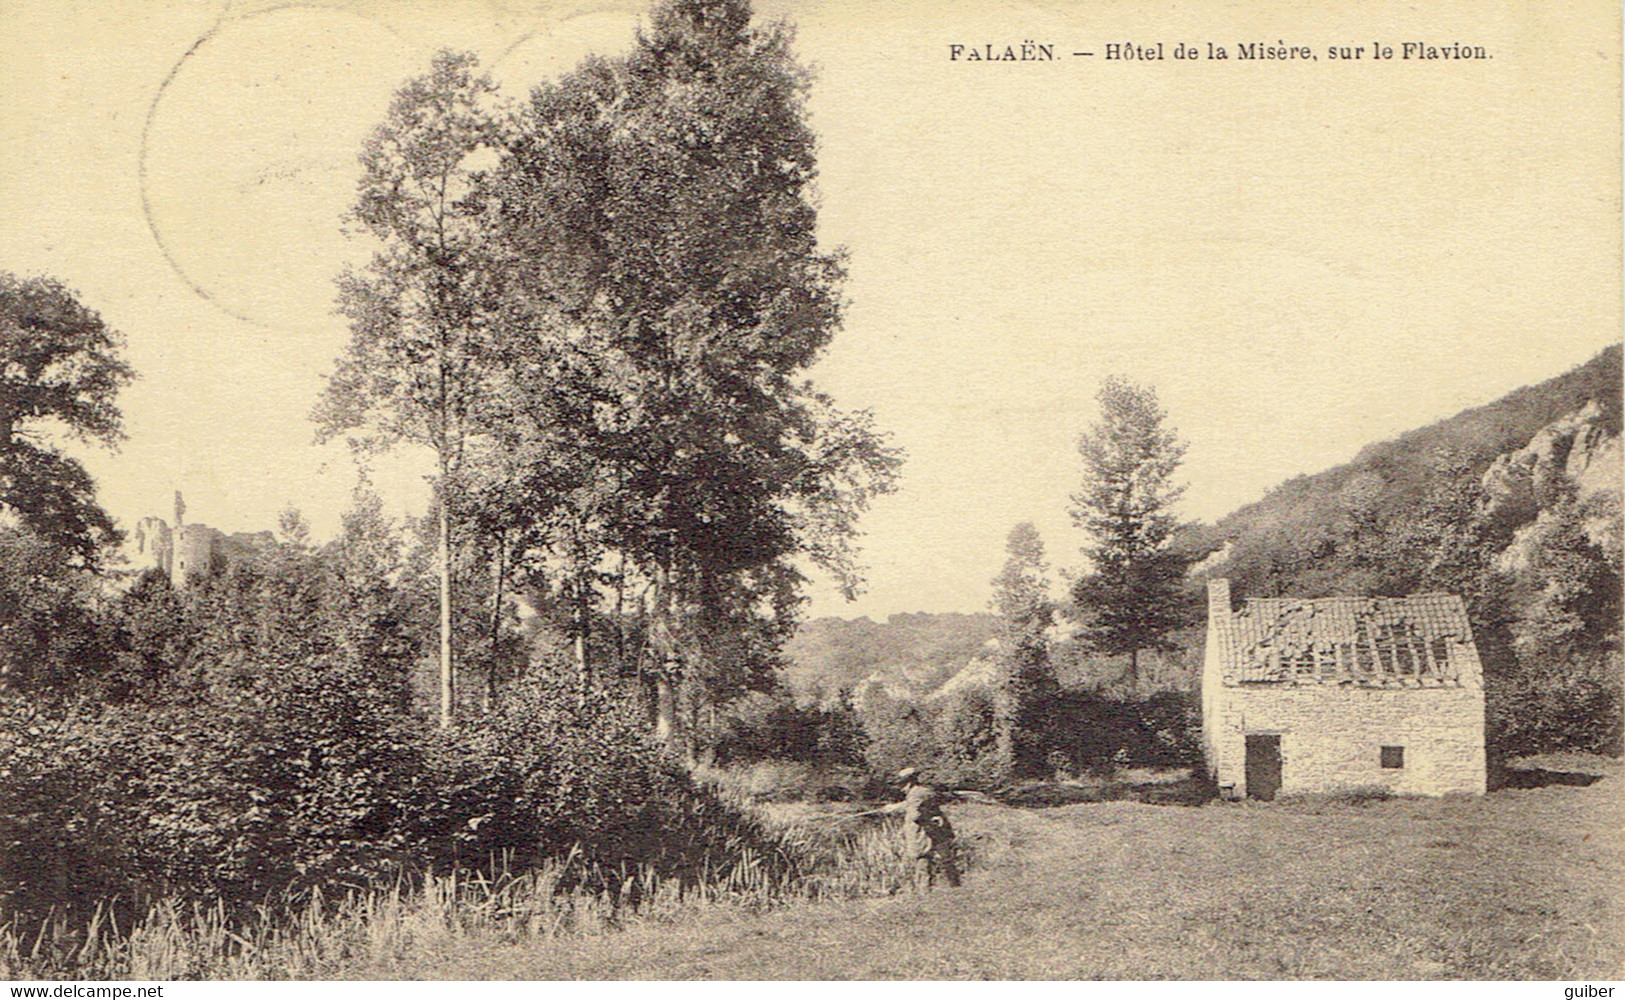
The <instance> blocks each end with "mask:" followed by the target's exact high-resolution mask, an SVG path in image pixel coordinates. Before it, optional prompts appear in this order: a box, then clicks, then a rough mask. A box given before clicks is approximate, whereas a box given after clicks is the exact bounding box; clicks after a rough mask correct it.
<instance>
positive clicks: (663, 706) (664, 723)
mask: <svg viewBox="0 0 1625 1000" xmlns="http://www.w3.org/2000/svg"><path fill="white" fill-rule="evenodd" d="M670 667H671V664H669V663H662V664H661V665H660V672H659V673H657V674H655V739H657V740H659V741H660V742H662V743H664V744H666V745H667V746H670V745H672V743H673V742H674V741H675V740H676V739H677V732H678V728H679V727H678V725H677V687H676V685H674V684H672V682H671V672H670Z"/></svg>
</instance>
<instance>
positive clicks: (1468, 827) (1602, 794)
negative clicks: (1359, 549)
mask: <svg viewBox="0 0 1625 1000" xmlns="http://www.w3.org/2000/svg"><path fill="white" fill-rule="evenodd" d="M1538 763H1539V767H1538V768H1533V769H1525V770H1523V771H1519V772H1513V774H1512V776H1511V780H1510V781H1509V782H1508V785H1509V787H1506V788H1503V789H1502V790H1499V791H1496V792H1493V793H1491V794H1490V795H1488V796H1485V797H1483V798H1476V799H1473V798H1462V799H1448V798H1447V799H1387V800H1383V799H1368V798H1361V797H1358V796H1352V797H1343V798H1304V799H1298V800H1295V801H1281V802H1276V803H1267V804H1266V803H1220V802H1211V803H1209V804H1206V805H1202V806H1189V805H1153V804H1147V803H1145V802H1141V801H1135V800H1133V799H1117V800H1112V801H1083V802H1074V803H1073V804H1068V805H1060V806H1050V807H1014V806H1009V805H1004V804H998V803H993V802H972V803H967V804H965V805H962V806H960V807H957V808H956V809H955V810H954V818H955V822H956V824H957V825H958V827H959V830H960V834H961V838H962V839H963V840H964V841H965V842H966V843H967V844H968V846H969V847H970V853H971V856H972V863H971V868H970V870H969V872H968V873H967V878H966V880H965V885H964V886H963V887H962V888H960V889H958V890H949V889H944V888H941V887H939V888H937V889H935V890H931V891H927V890H924V889H923V888H919V887H915V886H913V885H912V884H911V883H910V882H909V881H908V879H907V874H906V867H905V866H904V865H903V864H902V860H901V858H899V857H897V854H896V851H895V848H894V846H893V841H892V839H891V838H890V837H889V836H888V834H889V831H888V830H887V829H886V828H885V827H884V826H882V825H862V824H860V823H859V822H858V821H855V820H850V819H842V818H841V817H839V816H838V815H836V814H834V813H829V812H823V811H821V810H851V809H852V808H854V807H852V806H845V805H841V806H827V807H813V806H789V805H776V806H773V807H771V809H770V813H771V818H772V820H773V822H774V823H775V824H777V825H778V826H779V827H780V829H781V830H783V831H785V833H786V835H787V836H789V837H792V838H794V837H800V838H802V846H803V848H804V849H807V850H814V849H815V848H817V846H818V844H819V843H820V842H821V843H823V845H824V849H826V850H827V851H830V852H832V853H828V854H827V855H826V856H825V857H823V858H822V861H821V863H820V864H819V865H817V866H815V868H814V869H813V872H816V873H818V874H816V875H814V874H811V873H809V874H808V875H806V876H804V877H803V878H802V880H801V881H800V882H799V883H798V884H797V885H796V886H793V887H792V886H785V885H779V886H774V885H769V884H767V883H766V882H764V881H763V880H761V879H759V878H758V879H753V876H752V874H751V870H750V866H749V865H748V864H746V865H742V866H740V867H739V868H737V869H736V870H734V871H732V872H727V873H718V875H719V877H718V878H717V879H715V880H713V882H712V883H711V884H710V885H709V886H708V887H707V888H705V889H704V890H702V891H693V890H690V891H688V892H684V893H679V892H678V891H677V887H676V886H675V885H661V884H659V883H657V882H654V881H647V882H645V883H644V884H641V885H640V884H638V879H637V876H636V875H635V873H634V874H633V875H631V876H629V878H628V881H627V883H626V884H625V885H623V887H622V891H621V893H620V895H619V898H614V897H613V896H612V894H599V895H597V896H583V895H580V894H570V893H560V892H557V891H555V888H556V886H557V884H558V882H559V877H560V875H561V874H562V871H561V869H559V868H553V869H549V870H546V871H543V872H541V873H538V874H534V875H530V876H526V877H523V878H514V879H508V880H498V881H489V880H475V881H472V882H458V881H456V880H453V879H451V878H449V877H448V878H441V879H435V880H431V881H430V882H429V883H428V884H427V885H420V886H417V887H411V888H409V887H401V888H398V889H396V890H394V891H391V892H381V893H373V894H368V895H363V896H352V897H350V898H349V899H347V900H343V901H336V902H335V901H330V902H327V903H319V902H318V903H315V904H312V905H311V906H309V907H308V908H307V909H306V911H305V912H304V914H303V916H302V917H301V918H300V919H297V920H294V921H284V922H279V923H267V924H266V925H265V930H263V931H262V932H261V933H259V934H258V935H256V934H254V933H253V932H247V933H243V932H242V929H241V928H235V929H234V928H231V927H228V926H226V922H225V921H224V920H223V917H222V916H220V915H212V914H211V912H210V911H208V910H196V911H182V910H179V909H172V910H171V911H169V912H166V913H159V914H155V915H154V916H153V917H151V918H149V920H148V922H147V924H146V926H144V927H142V928H140V929H139V930H138V931H137V933H136V934H134V935H131V936H129V937H128V938H127V939H126V940H125V941H124V942H123V943H115V942H112V941H111V940H110V938H109V937H108V936H105V935H104V936H103V937H102V941H103V942H104V943H103V944H102V945H100V946H99V947H100V948H101V949H102V951H101V953H100V955H99V957H98V955H97V954H96V953H95V949H94V948H91V953H90V954H89V958H90V961H89V963H88V967H86V970H87V971H95V972H97V973H98V974H102V975H109V976H129V977H142V978H146V977H149V976H150V977H154V978H164V977H203V978H285V977H293V978H303V977H319V978H355V979H385V978H388V979H395V978H408V979H416V978H449V979H645V978H649V979H887V978H897V979H963V978H972V979H974V978H995V979H1001V978H1044V979H1056V978H1069V979H1070V978H1079V979H1113V978H1126V979H1159V978H1171V979H1249V978H1256V979H1324V978H1331V979H1588V978H1589V979H1601V978H1617V977H1618V976H1620V975H1621V973H1622V971H1625V970H1622V959H1625V933H1622V932H1625V905H1622V904H1625V891H1622V890H1625V884H1622V877H1621V876H1622V873H1625V796H1622V794H1621V790H1622V788H1625V771H1622V768H1621V765H1620V764H1619V763H1618V762H1617V761H1612V760H1608V759H1604V758H1595V757H1585V758H1579V757H1570V758H1558V759H1545V760H1542V761H1539V762H1538ZM1518 785H1525V786H1533V787H1516V786H1518ZM1086 797H1090V798H1093V797H1096V796H1094V795H1093V794H1089V795H1087V796H1086ZM1066 798H1067V796H1066V795H1065V794H1056V795H1053V796H1051V799H1052V800H1055V801H1064V800H1065V799H1066ZM828 816H834V818H832V819H827V820H826V819H825V817H828ZM832 826H833V827H834V828H836V829H839V830H841V831H844V832H842V833H841V834H839V835H836V834H832V833H831V832H829V828H830V827H832ZM634 900H635V904H634ZM64 933H66V929H64ZM78 940H79V941H80V944H79V947H80V948H81V949H85V948H90V947H91V946H90V945H89V944H87V943H86V940H85V936H84V934H83V932H82V931H81V932H79V938H78ZM29 946H30V945H29V942H25V941H17V940H13V941H10V942H9V943H7V944H6V946H5V951H6V952H7V954H8V956H9V961H10V962H11V963H13V964H12V968H10V969H9V970H8V969H7V968H5V964H4V960H0V975H18V974H21V973H23V972H25V971H28V969H27V968H26V966H27V964H28V961H29V960H28V955H27V952H28V949H29ZM81 957H83V956H81ZM37 960H38V957H37V956H36V961H37ZM19 962H21V963H23V964H22V965H21V966H19V965H17V964H16V963H19ZM40 971H42V970H40Z"/></svg>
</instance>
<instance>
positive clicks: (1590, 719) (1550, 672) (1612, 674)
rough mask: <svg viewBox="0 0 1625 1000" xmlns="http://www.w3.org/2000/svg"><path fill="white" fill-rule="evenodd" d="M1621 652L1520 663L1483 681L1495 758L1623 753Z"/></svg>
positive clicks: (1624, 682) (1624, 711)
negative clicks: (1556, 752)
mask: <svg viewBox="0 0 1625 1000" xmlns="http://www.w3.org/2000/svg"><path fill="white" fill-rule="evenodd" d="M1621 664H1622V660H1621V657H1620V654H1619V653H1618V652H1617V651H1608V652H1599V653H1592V654H1588V655H1574V656H1573V657H1572V658H1570V659H1552V660H1548V661H1546V662H1540V661H1536V662H1532V663H1518V664H1517V665H1515V666H1513V667H1512V669H1510V670H1508V671H1507V672H1506V673H1503V674H1499V675H1497V674H1491V675H1490V676H1488V677H1486V679H1485V701H1486V703H1487V705H1486V714H1487V716H1488V726H1487V733H1486V740H1487V742H1488V744H1489V749H1490V752H1491V753H1492V754H1494V755H1495V756H1497V757H1501V758H1507V757H1518V756H1523V755H1526V754H1535V753H1545V752H1549V751H1553V750H1583V751H1589V752H1592V753H1604V754H1610V755H1613V756H1618V755H1619V754H1621V753H1622V752H1625V721H1622V720H1625V705H1622V703H1621V702H1622V699H1625V669H1622V665H1621Z"/></svg>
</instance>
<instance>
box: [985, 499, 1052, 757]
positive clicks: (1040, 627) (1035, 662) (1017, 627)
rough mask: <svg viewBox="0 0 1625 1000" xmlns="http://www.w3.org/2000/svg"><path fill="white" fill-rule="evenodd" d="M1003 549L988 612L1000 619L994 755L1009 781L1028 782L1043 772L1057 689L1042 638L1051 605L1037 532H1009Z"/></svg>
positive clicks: (1021, 527)
mask: <svg viewBox="0 0 1625 1000" xmlns="http://www.w3.org/2000/svg"><path fill="white" fill-rule="evenodd" d="M1005 551H1006V552H1007V553H1008V554H1009V559H1008V560H1007V561H1006V562H1005V564H1004V569H1003V570H1002V571H1001V572H1000V573H999V575H998V576H996V577H994V578H993V610H994V611H996V612H997V613H998V615H999V638H1000V640H1001V642H1002V644H1003V647H1004V658H1005V670H1004V684H1003V690H1002V691H1001V692H1000V705H999V720H998V729H999V754H1000V757H1001V758H1002V759H1003V761H1004V763H1005V766H1006V767H1008V769H1009V773H1010V776H1011V777H1015V778H1030V777H1037V776H1039V775H1041V774H1043V772H1044V769H1045V766H1046V765H1045V760H1044V755H1045V751H1046V747H1045V746H1044V732H1043V730H1044V715H1045V709H1046V706H1047V705H1048V703H1049V702H1050V701H1052V700H1053V698H1054V696H1055V694H1056V693H1057V692H1058V691H1059V689H1060V688H1059V685H1058V684H1057V683H1056V680H1055V672H1054V670H1053V669H1052V668H1051V666H1050V660H1049V643H1048V640H1047V638H1046V637H1045V633H1046V632H1047V631H1048V629H1049V626H1050V623H1051V621H1052V619H1053V617H1054V606H1053V604H1052V603H1051V602H1050V598H1049V585H1048V583H1047V581H1046V580H1045V578H1044V575H1045V573H1046V572H1047V571H1048V568H1049V567H1048V566H1047V564H1046V563H1045V561H1044V541H1043V539H1042V538H1040V537H1039V534H1038V529H1037V528H1034V527H1033V526H1032V524H1031V523H1029V522H1022V523H1021V524H1018V525H1016V526H1015V527H1014V528H1011V529H1010V537H1009V539H1008V541H1007V542H1006V543H1005Z"/></svg>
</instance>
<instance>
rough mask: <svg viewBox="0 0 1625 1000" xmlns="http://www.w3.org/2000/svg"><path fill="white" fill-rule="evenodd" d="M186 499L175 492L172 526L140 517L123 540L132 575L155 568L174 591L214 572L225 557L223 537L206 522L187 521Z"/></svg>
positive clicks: (150, 518) (159, 519) (164, 522)
mask: <svg viewBox="0 0 1625 1000" xmlns="http://www.w3.org/2000/svg"><path fill="white" fill-rule="evenodd" d="M185 517H186V501H185V499H183V498H182V497H181V492H180V490H176V491H175V527H174V528H171V527H170V526H169V523H168V522H166V521H165V520H164V519H163V518H161V517H143V518H142V519H141V520H139V521H137V522H136V523H135V529H134V530H133V531H131V532H130V534H129V536H128V537H127V538H126V539H125V556H126V557H127V558H128V559H129V561H130V565H131V566H132V567H133V568H134V570H135V572H136V574H140V573H142V572H145V571H147V570H156V571H158V572H160V573H162V574H164V575H165V576H167V577H169V583H170V585H171V586H172V587H174V588H175V589H176V590H184V589H186V586H187V585H188V584H189V583H191V582H192V581H193V580H196V579H198V578H199V577H203V576H207V575H208V574H210V573H212V572H214V571H215V569H216V566H215V563H216V561H217V560H219V559H221V558H224V557H226V556H227V552H226V550H225V549H226V547H225V546H223V544H222V543H223V542H224V536H222V535H221V534H220V532H218V531H216V530H214V529H213V528H211V527H209V526H208V525H206V524H187V523H186V522H185Z"/></svg>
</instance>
